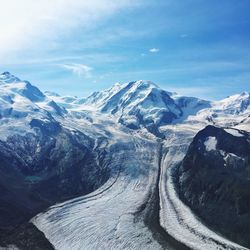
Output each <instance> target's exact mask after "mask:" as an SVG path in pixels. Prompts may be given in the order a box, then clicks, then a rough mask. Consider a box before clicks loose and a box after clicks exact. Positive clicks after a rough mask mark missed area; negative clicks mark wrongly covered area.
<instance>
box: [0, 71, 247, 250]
mask: <svg viewBox="0 0 250 250" xmlns="http://www.w3.org/2000/svg"><path fill="white" fill-rule="evenodd" d="M249 117H250V111H249V93H243V94H241V95H235V96H232V97H229V98H226V99H225V100H222V101H218V102H211V101H206V100H201V99H199V98H195V97H185V96H178V95H177V94H176V93H170V92H167V91H165V90H163V89H161V88H159V87H158V86H157V85H156V84H154V83H152V82H150V81H135V82H129V83H125V84H115V85H114V86H113V87H111V88H110V89H108V90H104V91H101V92H95V93H93V94H92V95H91V96H89V97H87V98H78V97H74V96H73V97H71V96H60V95H58V94H56V93H53V92H44V93H43V92H41V91H40V90H39V89H38V88H36V87H35V86H33V85H32V84H30V83H29V82H28V81H22V80H21V79H19V78H17V77H15V76H13V75H12V74H11V73H9V72H5V73H3V74H1V75H0V162H1V164H0V203H1V208H3V209H2V210H1V212H0V245H1V244H4V245H5V246H6V245H11V244H16V245H18V247H20V249H43V250H44V249H53V247H52V245H50V244H48V241H47V240H46V238H47V239H49V241H50V242H51V243H53V246H54V247H55V248H56V249H81V248H84V249H103V248H105V249H124V248H126V247H127V246H129V247H128V248H129V249H140V248H143V249H157V250H158V249H162V246H164V247H166V248H168V249H186V246H189V247H191V248H193V247H194V245H195V247H196V248H195V249H215V248H220V247H224V246H226V247H228V249H244V248H241V247H240V246H239V245H237V244H235V243H232V242H230V241H228V240H226V239H225V238H223V237H222V236H218V235H217V234H216V233H215V232H212V231H211V230H210V231H209V230H208V229H207V228H206V226H205V225H203V224H202V223H201V222H200V221H199V220H198V219H197V218H196V217H195V216H194V215H193V213H192V211H190V210H187V208H186V207H185V204H184V203H182V202H181V200H180V199H179V197H178V194H176V192H175V188H174V181H173V173H174V172H175V170H176V169H178V166H180V165H181V161H182V159H183V157H184V156H185V154H186V151H187V150H188V146H189V143H190V142H191V141H192V139H193V137H194V136H195V134H196V133H197V132H198V131H199V130H201V129H203V128H204V127H205V126H206V125H208V124H215V125H217V126H229V127H234V128H227V130H226V129H225V131H227V133H229V132H230V133H231V134H232V133H233V134H234V135H235V134H237V133H239V134H241V133H243V132H241V131H239V130H235V128H239V127H240V128H241V129H245V130H248V131H249V130H250V127H249V124H250V120H249ZM231 139H232V138H231ZM232 143H233V139H232ZM206 144H207V147H208V149H209V150H210V149H211V150H213V149H214V147H215V141H214V140H212V141H208V142H207V143H206ZM229 153H230V152H229ZM225 157H227V155H226V156H225ZM231 158H232V157H231V155H229V156H228V157H227V159H228V162H229V163H230V164H231V163H232V162H234V161H235V159H234V158H232V159H231ZM230 166H231V165H230ZM82 195H85V196H82ZM74 197H77V198H75V199H73V200H71V198H74ZM66 200H68V201H66ZM62 201H66V202H65V203H62V204H59V205H55V206H53V207H51V208H49V209H48V211H46V212H44V213H41V214H38V213H39V212H42V211H43V210H44V209H45V208H48V206H50V205H53V204H55V203H58V202H62ZM89 208H91V209H89ZM37 214H38V215H37ZM35 215H37V216H36V217H34V218H33V219H32V223H33V224H34V225H35V226H36V227H37V228H39V229H40V230H41V231H42V232H44V233H45V235H46V238H45V237H44V235H43V234H41V233H40V231H38V230H37V229H36V227H35V226H34V225H32V224H30V223H28V221H29V220H30V219H31V218H32V217H33V216H35ZM100 221H101V222H102V223H103V226H102V227H100ZM180 221H182V223H179V222H180ZM6 227H8V228H6ZM194 232H195V233H194ZM190 239H192V240H190ZM204 239H205V240H204ZM37 242H39V244H40V246H39V247H38V248H37V244H38V243H37ZM238 242H239V241H238ZM0 248H1V247H0Z"/></svg>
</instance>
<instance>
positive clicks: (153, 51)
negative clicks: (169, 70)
mask: <svg viewBox="0 0 250 250" xmlns="http://www.w3.org/2000/svg"><path fill="white" fill-rule="evenodd" d="M159 51H160V49H157V48H152V49H150V50H149V52H151V53H157V52H159Z"/></svg>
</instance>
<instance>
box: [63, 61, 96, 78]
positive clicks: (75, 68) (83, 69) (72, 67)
mask: <svg viewBox="0 0 250 250" xmlns="http://www.w3.org/2000/svg"><path fill="white" fill-rule="evenodd" d="M60 66H61V67H62V68H64V69H66V70H69V71H71V72H72V73H73V74H76V75H78V76H84V77H87V78H89V77H91V71H92V70H93V68H91V67H89V66H87V65H85V64H79V63H71V64H63V65H60Z"/></svg>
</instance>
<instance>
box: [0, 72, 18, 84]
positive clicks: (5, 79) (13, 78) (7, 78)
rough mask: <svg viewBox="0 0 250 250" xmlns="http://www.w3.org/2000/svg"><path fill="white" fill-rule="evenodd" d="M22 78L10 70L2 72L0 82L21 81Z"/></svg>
mask: <svg viewBox="0 0 250 250" xmlns="http://www.w3.org/2000/svg"><path fill="white" fill-rule="evenodd" d="M20 81H21V80H20V79H19V78H17V77H16V76H14V75H12V74H11V73H10V72H8V71H5V72H3V73H2V74H0V82H2V83H13V82H20Z"/></svg>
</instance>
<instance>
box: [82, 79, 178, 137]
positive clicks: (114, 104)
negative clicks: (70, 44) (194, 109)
mask: <svg viewBox="0 0 250 250" xmlns="http://www.w3.org/2000/svg"><path fill="white" fill-rule="evenodd" d="M85 104H86V105H91V106H94V107H96V108H98V109H99V110H100V111H101V112H103V113H109V114H112V115H114V116H115V117H116V118H117V120H118V122H119V123H121V124H123V125H125V126H127V127H129V128H131V129H139V128H140V127H146V128H147V129H148V130H149V131H150V132H152V133H155V134H158V127H159V126H161V125H164V124H169V123H171V122H172V121H173V120H174V119H177V118H178V117H180V116H181V115H182V110H181V109H180V108H179V106H178V105H176V103H175V102H174V100H173V99H172V98H171V97H170V95H169V92H166V91H164V90H162V89H160V88H159V87H158V86H157V85H155V84H154V83H152V82H150V81H136V82H129V83H127V84H123V85H121V84H116V85H115V86H114V87H112V88H111V89H109V90H107V91H104V92H99V93H94V94H93V95H91V96H90V97H88V98H87V100H86V102H85Z"/></svg>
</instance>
